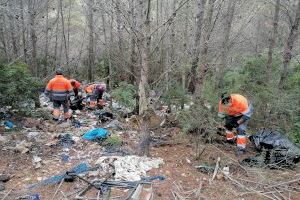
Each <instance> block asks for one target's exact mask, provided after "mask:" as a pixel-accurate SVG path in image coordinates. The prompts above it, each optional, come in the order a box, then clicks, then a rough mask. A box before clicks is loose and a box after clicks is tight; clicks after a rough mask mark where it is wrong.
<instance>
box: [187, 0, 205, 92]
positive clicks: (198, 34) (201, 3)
mask: <svg viewBox="0 0 300 200" xmlns="http://www.w3.org/2000/svg"><path fill="white" fill-rule="evenodd" d="M205 2H206V0H198V3H197V5H198V13H197V15H196V32H195V38H194V45H193V53H192V55H193V58H192V67H191V72H190V74H189V77H190V83H189V86H188V87H189V91H190V92H192V93H194V92H195V85H196V74H197V71H196V70H197V65H198V62H199V54H200V39H201V32H202V26H203V22H202V21H203V15H204V5H205Z"/></svg>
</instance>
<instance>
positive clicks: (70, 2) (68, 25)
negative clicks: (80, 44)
mask: <svg viewBox="0 0 300 200" xmlns="http://www.w3.org/2000/svg"><path fill="white" fill-rule="evenodd" d="M72 2H73V1H72V0H69V11H68V24H67V31H68V33H67V49H66V51H67V55H68V59H67V60H68V70H69V77H71V72H72V71H73V70H71V66H70V25H71V8H72Z"/></svg>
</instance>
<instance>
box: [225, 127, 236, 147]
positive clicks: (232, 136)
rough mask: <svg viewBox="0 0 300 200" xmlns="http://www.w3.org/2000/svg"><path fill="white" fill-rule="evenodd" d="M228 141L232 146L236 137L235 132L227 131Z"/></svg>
mask: <svg viewBox="0 0 300 200" xmlns="http://www.w3.org/2000/svg"><path fill="white" fill-rule="evenodd" d="M226 141H227V142H228V143H231V144H233V143H234V141H235V135H234V133H233V131H229V130H226Z"/></svg>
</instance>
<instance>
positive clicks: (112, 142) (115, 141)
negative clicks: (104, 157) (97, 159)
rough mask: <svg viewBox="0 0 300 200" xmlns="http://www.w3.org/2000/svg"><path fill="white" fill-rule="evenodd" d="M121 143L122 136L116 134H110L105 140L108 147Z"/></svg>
mask: <svg viewBox="0 0 300 200" xmlns="http://www.w3.org/2000/svg"><path fill="white" fill-rule="evenodd" d="M122 143H123V141H122V138H121V137H120V136H119V135H117V134H112V135H111V136H110V137H109V138H107V139H106V140H105V145H106V146H110V147H118V146H121V145H122Z"/></svg>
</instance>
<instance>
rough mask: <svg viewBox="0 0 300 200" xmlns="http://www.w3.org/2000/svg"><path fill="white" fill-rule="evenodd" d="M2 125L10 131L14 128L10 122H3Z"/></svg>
mask: <svg viewBox="0 0 300 200" xmlns="http://www.w3.org/2000/svg"><path fill="white" fill-rule="evenodd" d="M4 125H5V128H6V129H12V128H13V127H14V123H12V122H11V121H5V122H4Z"/></svg>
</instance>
